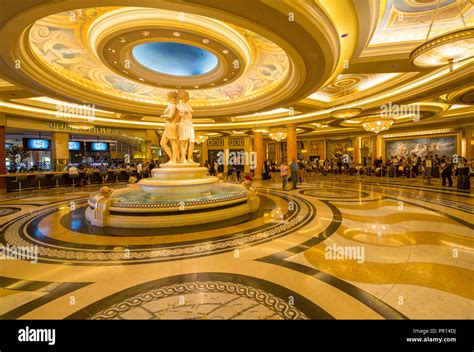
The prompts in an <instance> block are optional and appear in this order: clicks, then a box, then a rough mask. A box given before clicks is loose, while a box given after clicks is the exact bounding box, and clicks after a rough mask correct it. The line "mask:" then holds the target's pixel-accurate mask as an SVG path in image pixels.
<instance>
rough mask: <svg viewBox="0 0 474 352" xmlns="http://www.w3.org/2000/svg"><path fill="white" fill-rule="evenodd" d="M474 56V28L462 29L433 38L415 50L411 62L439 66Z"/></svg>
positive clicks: (417, 64)
mask: <svg viewBox="0 0 474 352" xmlns="http://www.w3.org/2000/svg"><path fill="white" fill-rule="evenodd" d="M473 56H474V29H473V28H468V29H462V30H457V31H454V32H449V33H446V34H443V35H440V36H437V37H435V38H432V39H430V40H428V41H426V42H424V43H423V44H421V45H420V46H418V47H417V48H415V50H413V51H412V52H411V54H410V62H411V63H412V64H413V65H415V66H418V67H437V66H443V65H447V64H449V63H452V62H458V61H462V60H466V59H469V58H470V57H473Z"/></svg>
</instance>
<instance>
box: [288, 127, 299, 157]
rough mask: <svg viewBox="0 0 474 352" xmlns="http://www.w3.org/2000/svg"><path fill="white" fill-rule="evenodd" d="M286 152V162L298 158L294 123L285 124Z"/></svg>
mask: <svg viewBox="0 0 474 352" xmlns="http://www.w3.org/2000/svg"><path fill="white" fill-rule="evenodd" d="M286 133H287V137H286V153H287V158H286V162H287V163H288V164H290V163H291V162H292V161H293V159H295V160H296V159H297V158H298V155H297V154H298V150H297V149H298V146H297V142H296V126H295V125H288V126H286Z"/></svg>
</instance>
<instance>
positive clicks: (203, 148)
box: [201, 141, 209, 166]
mask: <svg viewBox="0 0 474 352" xmlns="http://www.w3.org/2000/svg"><path fill="white" fill-rule="evenodd" d="M208 158H209V156H208V155H207V141H205V142H202V143H201V166H204V163H205V162H206V160H207V161H209V159H208Z"/></svg>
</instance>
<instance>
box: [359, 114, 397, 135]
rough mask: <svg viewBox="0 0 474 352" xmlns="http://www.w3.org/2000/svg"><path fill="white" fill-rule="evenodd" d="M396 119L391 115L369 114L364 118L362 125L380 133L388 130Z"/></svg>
mask: <svg viewBox="0 0 474 352" xmlns="http://www.w3.org/2000/svg"><path fill="white" fill-rule="evenodd" d="M394 121H395V120H394V119H393V117H391V116H369V117H366V118H364V119H363V120H362V127H363V128H364V130H366V131H367V132H374V133H379V132H382V131H387V130H388V129H389V128H390V127H392V125H393V122H394Z"/></svg>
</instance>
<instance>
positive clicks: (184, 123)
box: [177, 90, 194, 163]
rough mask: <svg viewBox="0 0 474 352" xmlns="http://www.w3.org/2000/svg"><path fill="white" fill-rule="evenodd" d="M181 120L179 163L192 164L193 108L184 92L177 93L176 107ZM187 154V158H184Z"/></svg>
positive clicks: (186, 93) (187, 94)
mask: <svg viewBox="0 0 474 352" xmlns="http://www.w3.org/2000/svg"><path fill="white" fill-rule="evenodd" d="M177 108H178V111H179V114H180V116H181V120H180V122H179V147H180V153H181V158H180V162H181V163H194V161H193V152H194V127H193V108H192V107H191V105H190V104H189V93H188V92H187V91H185V90H180V91H178V105H177ZM186 153H187V158H186Z"/></svg>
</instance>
